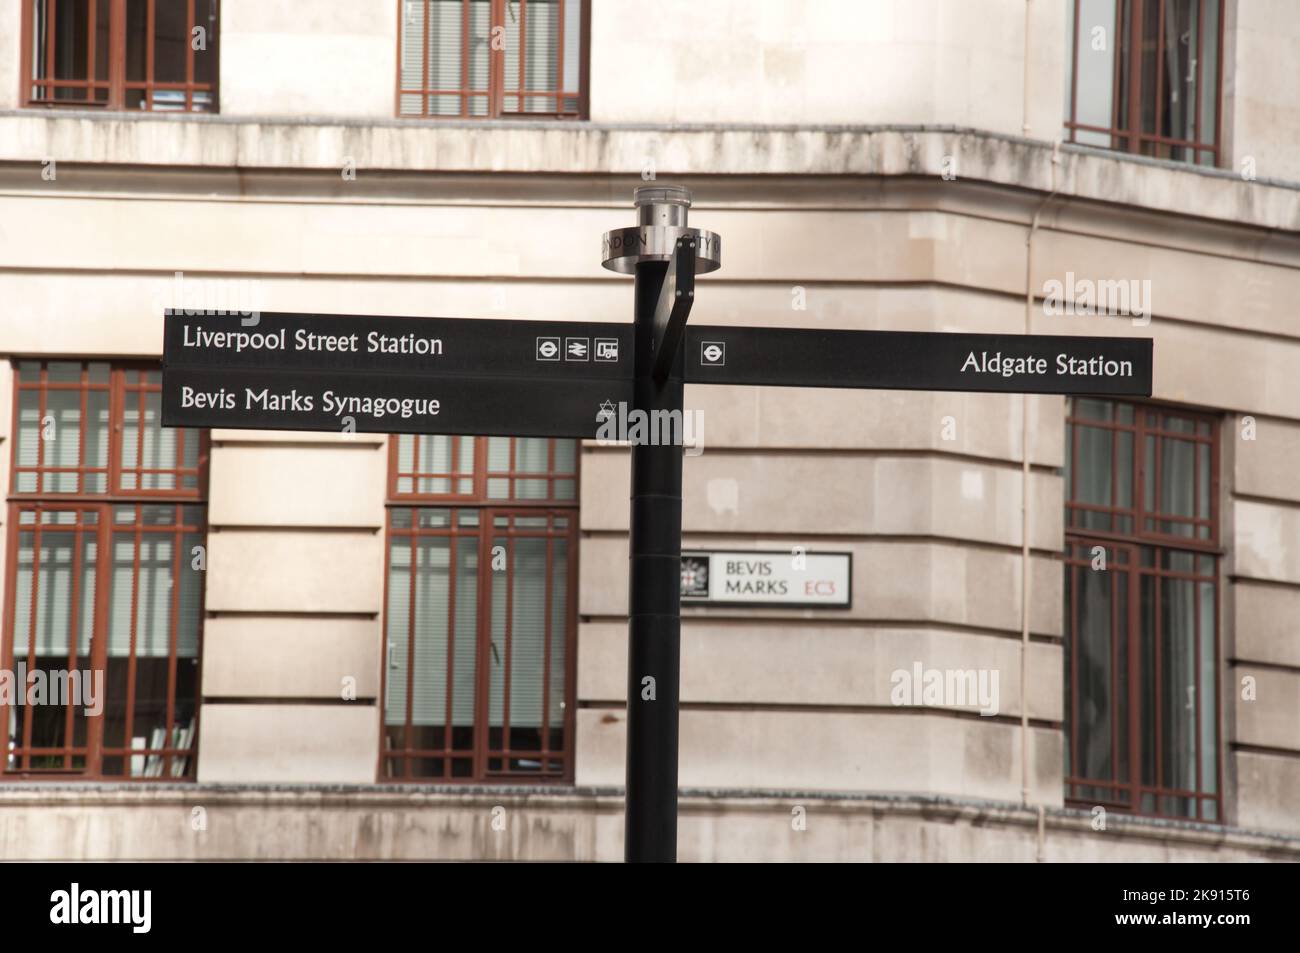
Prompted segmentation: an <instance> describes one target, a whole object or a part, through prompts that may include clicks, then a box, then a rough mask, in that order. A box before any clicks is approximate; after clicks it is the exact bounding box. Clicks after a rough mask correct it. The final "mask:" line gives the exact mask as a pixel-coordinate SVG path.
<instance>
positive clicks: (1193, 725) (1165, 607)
mask: <svg viewBox="0 0 1300 953" xmlns="http://www.w3.org/2000/svg"><path fill="white" fill-rule="evenodd" d="M1160 592H1161V606H1160V610H1161V613H1160V614H1161V618H1160V656H1161V658H1160V661H1161V666H1162V669H1163V671H1162V672H1161V673H1160V679H1161V683H1162V686H1163V691H1162V693H1161V702H1162V704H1161V737H1160V747H1161V762H1162V764H1161V767H1162V773H1163V780H1162V784H1163V786H1164V787H1172V788H1179V789H1181V790H1193V791H1194V790H1196V787H1197V780H1198V779H1197V776H1196V746H1197V733H1198V725H1197V718H1196V704H1197V698H1196V691H1197V684H1196V655H1197V650H1198V649H1197V630H1196V627H1195V624H1194V622H1195V611H1196V607H1195V605H1194V603H1193V598H1194V592H1193V589H1192V583H1190V582H1188V581H1186V580H1182V579H1162V580H1160ZM1180 800H1181V799H1180ZM1185 810H1186V808H1185V806H1183V812H1184V813H1185Z"/></svg>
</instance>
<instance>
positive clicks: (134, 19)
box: [20, 0, 218, 112]
mask: <svg viewBox="0 0 1300 953" xmlns="http://www.w3.org/2000/svg"><path fill="white" fill-rule="evenodd" d="M22 4H23V22H22V31H23V32H22V36H23V44H22V51H23V53H22V55H23V64H22V92H21V100H20V101H21V102H22V103H23V104H24V105H27V106H72V107H78V108H83V109H85V108H104V109H131V110H137V109H143V110H149V111H154V112H216V110H217V62H218V53H217V38H218V23H217V20H218V0H22Z"/></svg>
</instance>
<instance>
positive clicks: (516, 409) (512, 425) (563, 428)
mask: <svg viewBox="0 0 1300 953" xmlns="http://www.w3.org/2000/svg"><path fill="white" fill-rule="evenodd" d="M631 401H632V384H631V382H629V381H592V380H568V381H563V382H558V383H556V382H547V381H538V380H528V379H520V378H511V377H492V378H482V377H440V378H436V379H435V378H421V377H415V376H413V375H410V374H391V375H381V374H358V373H352V372H344V371H282V370H247V369H229V368H178V367H168V368H164V370H163V383H162V416H163V420H162V422H163V426H164V427H228V428H235V429H248V430H317V431H329V432H333V433H343V432H348V431H353V432H358V433H428V434H480V435H485V436H523V437H586V438H596V437H599V436H602V434H601V433H600V431H601V428H602V425H603V424H604V422H605V421H606V420H607V419H608V418H609V415H614V419H615V420H617V414H618V409H619V404H620V402H621V403H622V404H623V405H624V406H625V407H626V406H630V405H631ZM607 429H609V428H607ZM612 435H613V434H612V433H611V436H612Z"/></svg>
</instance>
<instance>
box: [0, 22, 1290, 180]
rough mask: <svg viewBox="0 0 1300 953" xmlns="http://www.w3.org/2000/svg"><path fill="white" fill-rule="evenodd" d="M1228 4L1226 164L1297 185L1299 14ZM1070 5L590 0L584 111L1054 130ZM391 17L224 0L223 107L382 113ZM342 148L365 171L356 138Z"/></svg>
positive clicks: (2, 77) (13, 28) (4, 78)
mask: <svg viewBox="0 0 1300 953" xmlns="http://www.w3.org/2000/svg"><path fill="white" fill-rule="evenodd" d="M1226 6H1227V10H1228V19H1227V24H1228V29H1229V33H1228V35H1227V37H1226V40H1225V47H1226V51H1225V63H1226V68H1225V73H1224V88H1225V93H1226V97H1227V99H1226V102H1225V109H1224V138H1225V141H1226V143H1227V145H1228V148H1229V156H1228V160H1227V161H1225V162H1224V163H1223V165H1224V166H1225V167H1227V168H1231V169H1233V170H1234V171H1240V170H1241V169H1242V168H1243V162H1244V161H1246V160H1250V161H1252V162H1253V165H1254V169H1255V174H1256V175H1258V176H1261V177H1272V178H1277V179H1284V180H1290V181H1296V180H1300V159H1298V158H1297V157H1296V155H1295V150H1294V148H1292V143H1293V141H1294V136H1293V135H1292V131H1293V130H1294V129H1295V128H1296V126H1297V124H1300V92H1298V91H1297V88H1296V84H1295V83H1294V82H1293V81H1292V79H1293V72H1292V70H1291V64H1292V63H1294V61H1295V59H1296V56H1297V54H1298V52H1300V10H1298V9H1297V8H1296V7H1295V5H1294V4H1293V3H1291V2H1290V0H1249V2H1240V0H1227V3H1226ZM1065 7H1066V4H1064V3H1060V2H1057V0H1023V2H1022V0H970V2H967V0H909V2H907V3H897V2H894V0H821V2H818V3H816V4H811V5H809V4H803V5H789V4H767V5H763V6H762V7H760V8H757V9H756V8H755V7H754V5H753V4H751V3H747V2H744V0H715V2H713V3H709V4H706V5H701V4H699V3H695V2H692V0H662V2H660V3H659V4H657V6H656V15H655V16H654V17H653V18H649V19H646V18H644V17H643V16H642V15H641V13H640V11H639V9H638V8H637V7H636V6H635V5H628V4H621V3H595V4H594V5H593V12H592V15H591V38H592V39H591V63H590V71H591V82H590V91H591V118H592V119H593V120H595V121H597V122H636V123H654V124H670V123H704V124H727V123H761V124H771V125H790V124H810V125H824V126H839V125H845V124H900V123H902V124H924V125H932V126H934V125H955V126H960V127H966V128H971V129H981V130H988V131H992V132H997V133H1003V134H1007V135H1016V136H1019V135H1025V136H1029V137H1031V138H1034V139H1038V140H1043V141H1052V140H1055V139H1056V138H1058V137H1059V135H1060V131H1061V123H1062V120H1063V105H1062V104H1063V102H1064V90H1065V76H1066V64H1067V60H1066V56H1067V52H1068V51H1067V49H1066V43H1065V23H1066V20H1065V17H1066V10H1065ZM19 9H20V8H19V5H18V4H16V3H15V4H7V5H5V6H4V9H0V110H3V109H9V108H13V107H14V106H16V105H17V103H18V101H19V100H18V97H19V83H18V82H17V81H16V78H17V74H18V71H19V62H20V50H21V46H20V43H21V36H20V34H21V30H20V28H19V23H20V19H19ZM398 16H399V6H398V4H397V3H395V2H389V0H376V2H374V3H365V4H361V3H355V2H348V0H318V2H316V3H313V4H311V5H309V6H308V7H306V8H303V9H299V8H297V7H282V6H281V5H279V4H274V3H263V2H259V0H227V2H226V3H224V4H223V5H222V20H221V62H220V70H221V74H220V75H221V113H222V115H223V116H224V117H309V118H311V119H313V120H320V119H329V120H337V119H347V120H361V121H374V120H388V119H392V118H393V117H394V115H395V110H396V61H397V26H398ZM683 24H689V27H690V29H689V30H685V29H683V28H682V27H683ZM1026 33H1027V34H1028V37H1029V39H1030V42H1029V43H1028V44H1026V42H1025V40H1026ZM1026 57H1027V58H1028V64H1027V65H1026ZM650 76H653V77H654V82H647V81H646V77H650ZM10 77H13V78H14V79H13V81H11V80H10V79H9V78H10ZM335 144H338V143H335ZM304 155H305V154H304ZM340 155H341V156H352V157H354V158H357V161H358V166H359V167H364V164H363V163H362V162H361V161H360V158H359V157H358V156H357V152H356V151H343V152H340ZM647 160H653V161H655V163H656V165H657V166H658V168H660V169H661V170H662V169H664V168H666V167H668V166H675V165H679V164H680V156H679V155H674V154H672V153H671V152H657V151H654V150H649V151H643V152H641V153H640V154H639V155H638V156H637V157H636V167H637V168H638V169H639V168H640V167H641V165H642V163H643V162H645V161H647ZM332 161H333V160H331V162H332ZM342 161H343V160H342V159H340V160H339V163H338V164H339V165H340V166H341V164H342ZM444 167H446V166H444Z"/></svg>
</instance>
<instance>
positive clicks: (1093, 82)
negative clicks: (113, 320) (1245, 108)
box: [1064, 0, 1223, 166]
mask: <svg viewBox="0 0 1300 953" xmlns="http://www.w3.org/2000/svg"><path fill="white" fill-rule="evenodd" d="M1066 48H1067V49H1068V50H1069V51H1070V55H1069V57H1068V59H1067V63H1068V64H1069V74H1068V75H1067V76H1066V82H1065V117H1066V122H1065V133H1064V134H1065V138H1066V140H1067V141H1069V142H1078V143H1083V144H1085V145H1092V146H1101V147H1102V148H1105V149H1117V150H1120V151H1123V152H1134V153H1138V154H1140V155H1146V156H1155V157H1157V158H1161V159H1174V160H1178V161H1182V162H1191V163H1195V164H1197V165H1208V166H1215V165H1221V164H1222V160H1223V155H1222V152H1221V146H1220V141H1221V128H1222V104H1221V94H1222V89H1223V4H1222V0H1074V2H1073V3H1072V4H1071V5H1070V7H1069V12H1068V13H1067V16H1066Z"/></svg>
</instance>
